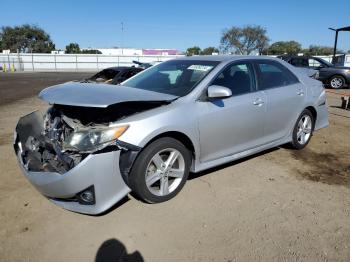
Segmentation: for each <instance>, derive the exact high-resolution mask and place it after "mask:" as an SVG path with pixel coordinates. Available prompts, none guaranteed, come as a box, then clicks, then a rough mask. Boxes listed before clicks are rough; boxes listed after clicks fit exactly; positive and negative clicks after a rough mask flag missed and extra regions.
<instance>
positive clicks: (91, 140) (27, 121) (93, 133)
mask: <svg viewBox="0 0 350 262" xmlns="http://www.w3.org/2000/svg"><path fill="white" fill-rule="evenodd" d="M162 104H164V102H144V103H140V102H137V103H136V102H134V103H131V102H129V103H125V104H117V105H113V106H109V107H107V108H91V107H77V106H66V105H54V106H52V107H51V108H49V110H48V111H47V112H46V114H42V113H40V112H39V111H35V112H33V113H31V114H29V115H26V116H24V117H22V118H20V120H19V122H18V124H17V127H16V138H15V139H16V141H15V143H14V147H15V151H16V154H17V155H18V156H19V157H20V159H21V162H22V163H23V166H24V167H25V169H26V170H28V171H33V172H42V171H45V172H57V173H60V174H63V173H65V172H67V171H69V170H70V169H72V168H73V167H75V166H76V165H77V164H79V163H80V162H81V161H82V160H83V159H85V158H86V157H87V156H88V155H89V154H96V153H99V152H106V151H108V150H109V151H111V150H121V151H122V158H123V159H124V161H123V163H122V164H121V166H122V174H123V177H124V179H127V174H126V173H128V172H129V170H130V167H131V165H132V162H133V160H134V159H135V158H136V155H137V152H138V151H139V150H140V149H139V148H138V147H136V146H133V145H129V144H126V143H123V142H121V141H118V137H119V136H120V135H121V134H123V132H125V131H126V129H127V128H128V126H126V125H121V126H118V125H117V126H113V127H110V124H111V123H113V122H115V121H118V120H120V119H122V118H125V117H127V116H129V115H131V114H135V113H137V112H142V111H145V110H149V109H151V108H154V107H158V106H160V105H162Z"/></svg>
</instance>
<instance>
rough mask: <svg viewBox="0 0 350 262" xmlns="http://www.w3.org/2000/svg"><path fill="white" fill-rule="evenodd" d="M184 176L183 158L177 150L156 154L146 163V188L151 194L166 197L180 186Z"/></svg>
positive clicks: (170, 149)
mask: <svg viewBox="0 0 350 262" xmlns="http://www.w3.org/2000/svg"><path fill="white" fill-rule="evenodd" d="M184 175H185V160H184V157H183V156H182V154H181V153H180V152H179V151H178V150H176V149H174V148H167V149H164V150H161V151H159V152H158V153H156V154H155V155H154V156H153V157H152V159H151V161H150V162H149V163H148V165H147V169H146V174H145V179H146V186H147V188H148V190H149V191H150V192H151V193H152V194H154V195H156V196H166V195H169V194H170V193H171V192H173V191H174V190H175V189H176V188H177V187H178V186H179V185H180V183H181V180H182V179H183V177H184Z"/></svg>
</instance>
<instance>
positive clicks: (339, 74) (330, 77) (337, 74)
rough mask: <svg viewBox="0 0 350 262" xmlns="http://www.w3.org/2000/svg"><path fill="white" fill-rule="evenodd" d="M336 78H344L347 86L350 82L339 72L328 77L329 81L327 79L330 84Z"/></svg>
mask: <svg viewBox="0 0 350 262" xmlns="http://www.w3.org/2000/svg"><path fill="white" fill-rule="evenodd" d="M335 76H340V77H342V78H343V79H344V81H345V84H348V82H349V81H348V80H347V78H346V76H345V75H343V74H342V73H339V72H337V73H334V74H332V75H330V76H329V77H328V79H327V82H328V84H330V83H331V79H332V78H333V77H335Z"/></svg>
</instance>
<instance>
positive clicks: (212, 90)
mask: <svg viewBox="0 0 350 262" xmlns="http://www.w3.org/2000/svg"><path fill="white" fill-rule="evenodd" d="M230 96H232V91H231V89H229V88H227V87H224V86H217V85H212V86H209V87H208V97H209V98H226V97H230Z"/></svg>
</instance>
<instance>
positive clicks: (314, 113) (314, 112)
mask: <svg viewBox="0 0 350 262" xmlns="http://www.w3.org/2000/svg"><path fill="white" fill-rule="evenodd" d="M305 109H307V110H309V111H310V112H311V114H312V117H313V118H314V122H315V123H316V119H317V111H316V109H315V107H313V106H308V107H306V108H305Z"/></svg>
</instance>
